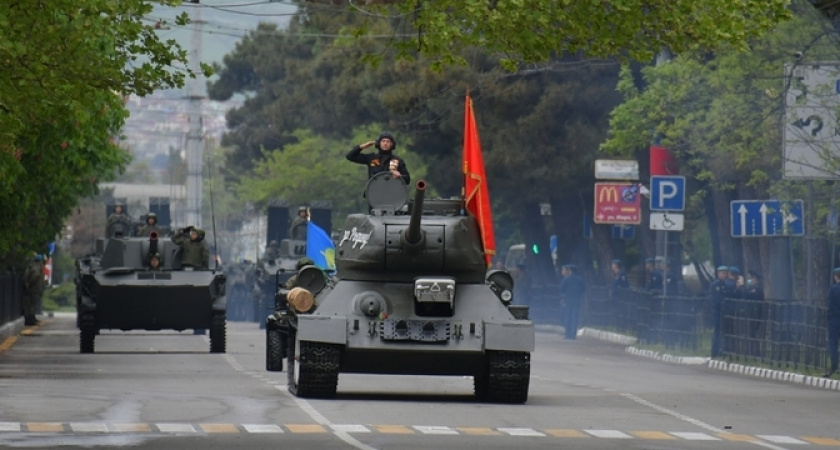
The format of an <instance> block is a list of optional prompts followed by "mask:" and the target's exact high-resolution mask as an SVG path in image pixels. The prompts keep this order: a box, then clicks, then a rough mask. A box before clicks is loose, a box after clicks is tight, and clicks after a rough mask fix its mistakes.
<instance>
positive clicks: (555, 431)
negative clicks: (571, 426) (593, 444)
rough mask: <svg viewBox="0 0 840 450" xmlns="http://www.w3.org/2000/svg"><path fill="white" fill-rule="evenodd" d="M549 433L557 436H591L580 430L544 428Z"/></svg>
mask: <svg viewBox="0 0 840 450" xmlns="http://www.w3.org/2000/svg"><path fill="white" fill-rule="evenodd" d="M543 431H545V432H546V433H547V434H550V435H552V436H556V437H563V438H585V437H589V435H587V434H586V433H583V432H581V431H578V430H559V429H551V430H543Z"/></svg>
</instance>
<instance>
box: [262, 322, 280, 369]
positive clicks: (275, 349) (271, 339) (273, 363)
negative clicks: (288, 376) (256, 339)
mask: <svg viewBox="0 0 840 450" xmlns="http://www.w3.org/2000/svg"><path fill="white" fill-rule="evenodd" d="M283 344H284V342H283V335H282V333H281V332H280V330H279V329H278V328H277V325H266V328H265V370H267V371H269V372H282V371H283Z"/></svg>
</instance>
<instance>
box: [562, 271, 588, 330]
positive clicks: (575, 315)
mask: <svg viewBox="0 0 840 450" xmlns="http://www.w3.org/2000/svg"><path fill="white" fill-rule="evenodd" d="M562 274H563V281H561V282H560V300H561V301H562V302H563V305H564V309H563V327H564V328H565V330H566V335H565V338H566V339H576V338H577V330H578V319H579V318H580V306H581V304H582V303H583V293H584V292H585V291H586V283H584V281H583V278H581V277H580V276H579V275H578V274H577V266H575V265H574V264H566V265H565V266H563V269H562Z"/></svg>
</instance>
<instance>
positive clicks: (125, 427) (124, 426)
mask: <svg viewBox="0 0 840 450" xmlns="http://www.w3.org/2000/svg"><path fill="white" fill-rule="evenodd" d="M111 427H112V428H113V429H114V431H118V432H128V433H151V431H152V427H150V426H149V424H147V423H114V424H111Z"/></svg>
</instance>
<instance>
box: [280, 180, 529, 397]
mask: <svg viewBox="0 0 840 450" xmlns="http://www.w3.org/2000/svg"><path fill="white" fill-rule="evenodd" d="M425 189H426V184H425V182H423V181H420V182H418V183H417V184H416V193H415V196H414V199H413V202H411V203H410V204H409V202H408V198H409V194H408V187H407V186H406V185H405V183H403V181H402V180H399V179H394V178H392V177H391V176H390V174H389V173H387V172H386V173H382V174H380V175H377V176H375V177H373V178H371V180H370V181H369V182H368V186H367V188H366V191H365V197H366V199H367V200H368V202H369V206H370V209H369V212H368V213H367V214H352V215H350V216H348V217H347V219H346V222H345V224H344V228H343V231H342V234H341V239H340V241H339V242H338V245H337V247H336V266H337V275H336V277H335V278H328V277H326V276H325V274H324V273H323V272H322V271H321V270H319V269H318V268H317V267H313V266H309V267H304V268H302V269H301V270H300V271H299V272H298V273H297V274H296V277H297V279H296V287H294V288H293V289H291V290H286V289H283V288H280V289H278V294H277V297H276V311H275V313H274V314H273V315H272V316H270V317H269V318H268V319H267V326H266V343H267V346H266V368H267V369H268V370H273V371H276V370H282V369H283V367H282V366H283V364H282V360H283V358H285V361H286V366H287V367H286V369H287V376H288V386H289V390H290V391H291V392H292V393H293V394H295V395H297V396H300V397H330V396H333V395H334V394H335V393H336V390H337V385H338V376H339V374H340V373H371V374H403V375H456V376H472V377H473V379H474V385H475V394H476V396H478V397H479V398H481V399H483V400H487V401H492V402H501V403H523V402H525V401H526V400H527V398H528V386H529V381H530V353H531V352H532V351H533V349H534V340H535V339H534V325H533V322H531V321H530V320H529V319H528V309H527V306H519V305H512V304H511V303H512V300H513V280H512V279H511V277H510V275H509V274H508V273H507V272H506V271H490V272H488V271H487V269H486V265H485V257H484V252H483V250H482V244H481V240H480V233H479V229H478V224H477V221H476V220H475V218H474V217H472V216H471V215H468V214H465V213H464V201H463V200H462V199H454V200H426V199H425Z"/></svg>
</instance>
